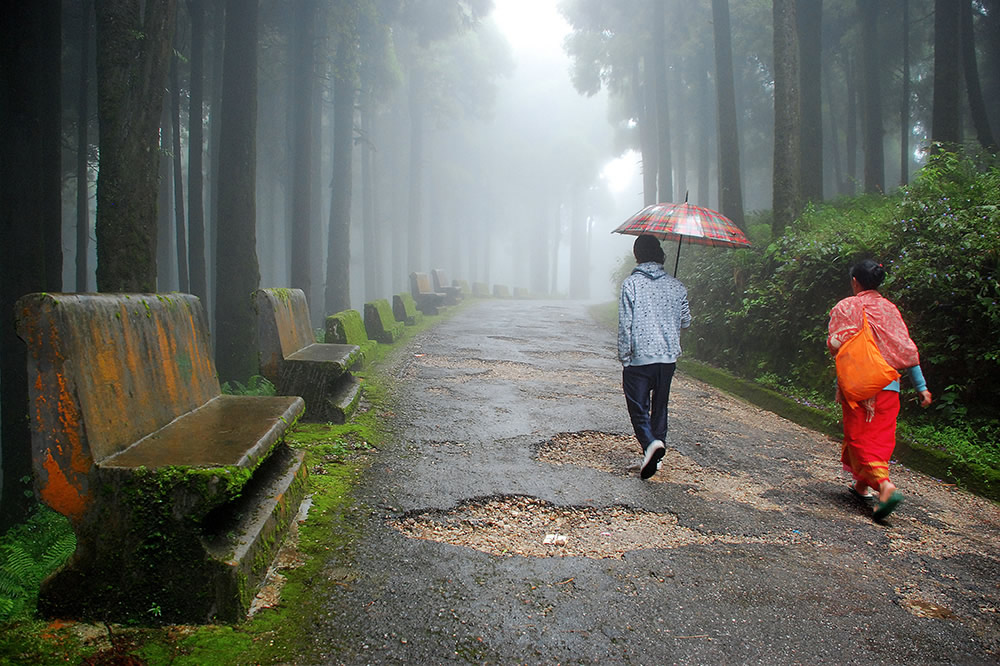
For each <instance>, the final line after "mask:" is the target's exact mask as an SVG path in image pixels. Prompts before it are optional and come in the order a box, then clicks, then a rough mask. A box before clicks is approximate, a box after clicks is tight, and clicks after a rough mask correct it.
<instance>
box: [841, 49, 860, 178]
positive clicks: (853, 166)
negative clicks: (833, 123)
mask: <svg viewBox="0 0 1000 666" xmlns="http://www.w3.org/2000/svg"><path fill="white" fill-rule="evenodd" d="M844 63H845V67H846V75H845V78H846V79H847V136H846V140H845V143H846V148H847V180H846V182H845V183H844V191H843V193H844V194H847V195H850V196H853V195H854V193H855V192H856V191H857V183H858V67H857V61H856V60H855V59H854V58H853V57H852V56H851V55H847V54H845V55H844Z"/></svg>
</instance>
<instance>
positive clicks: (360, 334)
mask: <svg viewBox="0 0 1000 666" xmlns="http://www.w3.org/2000/svg"><path fill="white" fill-rule="evenodd" d="M324 341H325V342H328V343H330V342H332V343H336V344H341V345H358V346H359V347H360V346H363V345H366V344H368V342H369V340H368V330H367V329H366V328H365V323H364V322H363V321H362V320H361V313H360V312H358V311H357V310H342V311H340V312H338V313H336V314H332V315H330V316H329V317H327V318H326V337H325V339H324Z"/></svg>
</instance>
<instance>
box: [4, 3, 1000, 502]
mask: <svg viewBox="0 0 1000 666" xmlns="http://www.w3.org/2000/svg"><path fill="white" fill-rule="evenodd" d="M2 30H3V32H4V35H3V38H2V43H3V59H2V63H3V64H2V66H3V76H4V79H3V92H2V104H0V116H2V117H0V127H2V128H3V137H4V138H3V150H2V155H3V158H2V165H3V167H2V168H3V177H2V183H3V186H2V197H3V201H2V202H0V215H2V227H0V234H2V237H3V243H2V244H3V248H2V252H3V258H2V262H3V264H2V268H0V281H2V285H0V286H2V290H0V296H2V299H0V311H2V312H3V313H4V315H3V340H2V342H3V344H2V348H0V349H2V361H3V375H2V389H3V409H4V411H3V428H4V430H3V444H4V454H5V455H4V458H5V460H4V467H5V476H6V473H10V467H11V465H10V464H9V463H10V461H11V460H12V458H11V457H10V455H11V451H12V449H11V448H9V447H11V446H12V442H13V441H14V439H15V438H16V437H15V436H14V435H12V434H11V433H12V430H11V428H13V427H14V426H15V425H16V424H15V421H16V422H19V423H20V421H21V420H20V419H19V418H18V416H17V415H18V414H19V413H20V412H22V411H23V407H21V406H20V405H21V404H23V395H24V393H23V388H22V387H20V386H17V387H15V386H14V384H17V383H19V382H22V383H23V377H24V370H23V363H24V361H23V356H22V355H21V354H23V352H17V351H15V350H17V349H18V348H19V342H18V340H17V338H16V335H15V333H14V331H13V326H12V324H11V322H9V321H8V320H9V319H10V317H9V313H10V312H11V309H12V306H13V303H14V302H15V301H16V300H17V298H19V297H20V296H21V295H23V294H25V293H28V292H32V291H64V292H73V291H80V292H83V291H103V292H171V291H180V292H188V293H192V294H195V295H197V296H198V297H199V298H200V299H201V301H202V302H203V304H204V305H205V307H206V309H207V312H208V313H209V318H210V320H211V322H212V326H213V339H214V343H215V346H216V355H217V365H218V370H219V375H220V378H222V379H246V378H247V377H248V376H249V375H251V374H254V370H253V367H252V366H253V362H254V361H253V358H252V356H248V354H247V353H246V351H243V352H241V351H239V350H241V349H246V347H247V345H246V344H245V336H246V335H248V331H249V330H250V329H251V328H252V326H251V325H250V324H248V323H247V322H248V320H247V318H246V317H247V316H248V315H247V313H246V309H247V306H246V301H247V295H248V294H250V293H252V292H253V291H254V290H255V289H257V288H259V287H292V288H299V289H302V290H303V291H304V292H305V293H306V295H307V298H308V302H309V304H310V308H311V312H312V315H313V317H314V318H315V319H316V320H317V321H316V324H315V325H319V321H320V320H321V319H322V317H323V316H324V315H325V314H330V313H333V312H337V311H340V310H344V309H348V308H355V309H357V308H359V307H360V306H361V305H362V304H363V303H365V302H367V301H369V300H372V299H376V298H387V297H388V298H391V295H392V294H393V293H398V292H401V291H406V290H407V289H408V282H407V280H408V275H409V273H410V272H412V271H425V272H427V271H430V270H431V269H433V268H441V269H444V270H445V271H446V272H447V274H448V275H449V276H451V277H455V278H461V279H463V280H467V281H469V282H473V281H479V282H485V283H488V284H495V283H504V284H509V285H511V286H517V287H522V288H525V289H527V290H529V291H530V292H531V293H532V294H538V295H546V296H551V297H567V298H575V299H587V300H594V301H608V300H612V299H613V298H614V297H615V289H616V288H617V285H616V284H615V283H614V279H613V272H614V270H615V268H616V266H617V265H618V264H619V263H620V262H621V261H622V260H623V258H627V257H629V256H630V249H631V241H632V240H633V239H631V238H629V237H622V236H618V235H612V234H611V230H612V229H614V228H615V227H616V226H617V225H618V224H619V223H620V222H621V221H622V220H624V219H625V218H627V217H628V216H629V215H630V214H632V213H634V212H635V211H637V210H639V209H640V208H642V207H643V206H644V205H647V204H651V203H656V202H665V201H684V200H685V199H687V200H689V201H691V202H692V203H695V204H698V205H702V206H707V207H711V208H714V209H717V210H719V211H721V212H722V213H724V214H725V215H727V216H728V217H729V218H730V219H732V220H733V221H734V222H735V223H736V224H737V225H739V226H740V227H742V228H744V229H747V228H748V226H749V223H748V219H749V217H750V216H751V214H752V213H755V212H758V211H770V217H769V220H770V232H771V234H772V237H774V238H778V237H781V235H782V234H783V233H784V231H785V229H786V228H787V227H789V226H790V225H792V224H793V222H794V221H795V220H796V218H797V217H798V216H799V215H800V214H801V213H802V211H804V210H806V209H807V208H808V207H809V206H813V205H815V204H819V203H822V202H824V201H835V200H838V199H839V198H841V197H846V196H853V195H858V194H862V193H869V194H876V195H877V194H882V193H890V192H893V191H895V190H896V189H897V188H899V187H900V186H902V185H906V184H907V183H909V182H910V181H911V179H913V178H914V176H915V174H916V173H918V172H919V170H920V169H921V167H922V166H923V165H924V164H925V163H926V161H927V159H928V156H929V155H931V154H932V153H933V151H934V150H936V148H935V147H941V146H944V147H967V148H969V149H976V150H979V149H981V150H985V151H993V152H995V147H996V140H995V136H994V133H993V130H991V128H997V127H1000V124H998V123H1000V117H998V116H1000V2H997V0H885V1H879V2H876V1H873V0H826V2H822V0H773V1H765V0H732V1H729V0H711V1H709V0H701V1H698V2H679V1H671V0H559V1H558V2H541V1H540V0H539V1H537V2H530V1H522V2H517V1H516V0H344V1H339V2H326V1H324V0H260V1H259V2H258V1H256V0H157V1H156V2H146V3H140V2H138V0H96V1H91V0H64V1H63V2H58V1H55V0H37V1H33V2H19V3H13V4H12V5H11V6H9V7H8V8H7V10H6V13H5V18H4V21H3V28H2ZM529 34H530V38H529V37H526V35H529ZM717 256H721V254H720V255H717ZM14 467H17V466H14ZM14 474H15V475H16V474H17V472H16V471H15V472H14ZM8 478H9V477H8ZM9 490H10V488H9V485H8V486H7V487H5V489H4V494H5V496H6V494H7V492H8V491H9Z"/></svg>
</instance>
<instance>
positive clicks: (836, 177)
mask: <svg viewBox="0 0 1000 666" xmlns="http://www.w3.org/2000/svg"><path fill="white" fill-rule="evenodd" d="M823 70H824V72H823V90H824V92H825V94H826V98H827V100H829V102H828V104H829V108H830V112H829V113H828V114H826V115H827V119H828V126H829V130H828V136H829V138H830V141H829V145H830V163H831V164H832V165H833V180H832V182H831V187H830V191H831V192H834V193H835V194H843V193H844V172H843V167H842V164H841V160H840V127H839V126H838V125H837V117H838V116H840V115H841V114H839V113H837V112H836V111H834V103H835V101H837V100H838V98H837V97H835V96H834V95H833V92H832V90H833V85H832V84H831V83H830V81H831V79H832V78H833V76H832V71H831V65H830V64H829V61H828V62H826V63H824V64H823ZM845 70H846V68H845ZM844 108H847V105H846V103H845V106H844Z"/></svg>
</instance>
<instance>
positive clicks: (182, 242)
mask: <svg viewBox="0 0 1000 666" xmlns="http://www.w3.org/2000/svg"><path fill="white" fill-rule="evenodd" d="M177 60H178V57H177V55H176V54H175V55H174V57H173V59H172V61H171V63H170V103H171V109H170V119H171V120H172V121H173V144H174V146H173V155H174V160H173V161H174V231H175V232H176V236H175V245H176V246H177V289H178V290H180V291H182V292H184V293H187V291H188V289H190V284H189V282H188V263H187V262H188V251H187V234H186V229H185V227H186V226H187V225H186V224H185V220H184V167H183V163H182V151H181V81H180V74H179V72H178V71H177V70H178V69H179V67H178V63H177Z"/></svg>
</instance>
